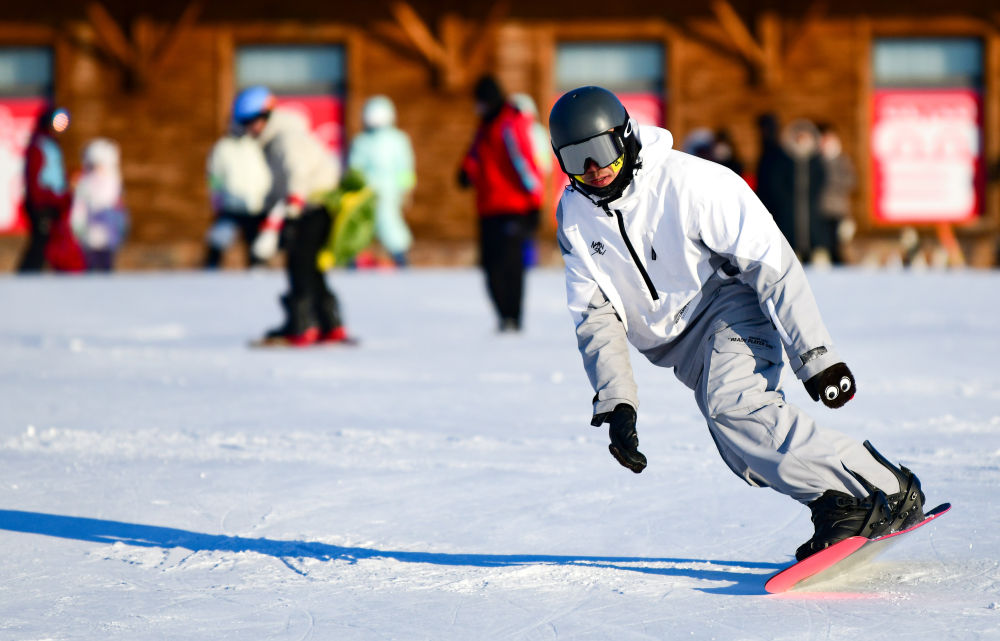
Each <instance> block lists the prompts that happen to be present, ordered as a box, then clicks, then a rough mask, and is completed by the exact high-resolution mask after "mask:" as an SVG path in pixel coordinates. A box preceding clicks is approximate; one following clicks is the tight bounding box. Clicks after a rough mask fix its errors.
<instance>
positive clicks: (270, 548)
mask: <svg viewBox="0 0 1000 641" xmlns="http://www.w3.org/2000/svg"><path fill="white" fill-rule="evenodd" d="M0 530H7V531H10V532H25V533H29V534H43V535H45V536H53V537H59V538H64V539H76V540H79V541H92V542H95V543H104V544H113V543H123V544H125V545H131V546H137V547H150V548H152V547H155V548H185V549H188V550H191V551H193V552H200V551H207V552H254V553H257V554H263V555H267V556H272V557H275V558H276V559H279V560H280V561H281V562H282V563H284V564H285V565H286V566H288V568H289V569H291V570H292V571H294V572H296V573H298V574H304V572H302V570H300V569H298V568H296V567H295V566H293V565H292V564H291V563H290V562H289V559H316V560H320V561H346V562H349V563H356V562H358V561H359V560H362V559H374V558H385V559H394V560H396V561H400V562H403V563H426V564H432V565H445V566H469V567H484V568H485V567H510V566H518V565H566V566H570V565H577V566H586V567H595V568H608V569H616V570H625V571H630V572H641V573H644V574H652V575H659V576H683V577H689V578H694V579H699V580H703V581H727V582H732V585H727V586H723V587H714V588H698V589H700V590H701V591H702V592H708V593H713V594H730V595H732V594H736V595H755V594H764V582H765V581H766V580H767V578H768V576H769V575H770V574H771V573H773V572H774V571H777V570H780V569H782V568H783V567H785V564H780V563H759V562H750V561H713V560H708V559H674V558H641V557H607V556H555V555H545V554H447V553H441V552H406V551H396V550H377V549H373V548H359V547H342V546H339V545H330V544H328V543H319V542H309V541H282V540H277V539H264V538H245V537H240V536H225V535H221V534H203V533H199V532H191V531H189V530H180V529H177V528H169V527H160V526H156V525H140V524H137V523H123V522H121V521H108V520H104V519H89V518H83V517H78V516H61V515H57V514H43V513H40V512H23V511H20V510H0ZM640 564H649V565H645V566H644V565H640ZM656 565H660V566H661V567H655V566H656ZM663 565H667V567H662V566H663ZM704 566H709V567H704Z"/></svg>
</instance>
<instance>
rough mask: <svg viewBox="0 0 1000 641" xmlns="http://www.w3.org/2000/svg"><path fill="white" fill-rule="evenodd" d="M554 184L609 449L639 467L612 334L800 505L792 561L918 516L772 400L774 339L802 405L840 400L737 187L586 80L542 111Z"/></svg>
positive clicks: (842, 372)
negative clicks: (558, 180)
mask: <svg viewBox="0 0 1000 641" xmlns="http://www.w3.org/2000/svg"><path fill="white" fill-rule="evenodd" d="M549 131H550V133H551V139H552V148H553V150H554V151H555V153H556V157H557V159H558V161H559V165H560V167H561V169H562V170H563V171H564V172H565V173H566V174H567V175H568V176H569V181H570V185H569V186H568V187H567V188H566V190H565V191H564V192H563V194H562V197H561V199H560V202H559V209H558V213H557V233H558V238H559V244H560V248H561V250H562V253H563V258H564V261H565V271H566V288H567V297H568V304H569V309H570V312H571V314H572V316H573V319H574V322H575V325H576V335H577V340H578V345H579V349H580V353H581V355H582V356H583V363H584V368H585V370H586V372H587V374H588V376H589V378H590V381H591V384H592V385H593V388H594V391H595V392H596V396H595V397H594V401H593V420H592V425H594V426H599V425H602V424H604V423H608V424H609V436H610V440H611V443H610V445H609V450H610V451H611V454H612V455H613V456H614V457H615V459H617V460H618V462H619V463H621V464H622V465H623V466H625V467H626V468H628V469H630V470H632V471H633V472H636V473H639V472H641V471H642V470H643V469H644V468H645V467H646V457H645V456H644V455H643V454H642V453H641V452H640V451H639V449H638V446H639V439H638V436H637V433H636V418H637V415H636V409H637V408H638V406H639V401H638V395H637V388H636V384H635V381H634V378H633V373H632V368H631V364H630V361H629V354H628V344H629V343H631V344H632V345H633V346H634V347H635V348H636V349H637V350H638V351H639V353H640V354H642V355H643V356H645V357H646V358H648V359H649V360H650V361H651V362H652V363H654V364H656V365H659V366H662V367H672V368H673V369H674V373H675V375H676V376H677V377H678V379H680V380H681V381H682V382H683V383H684V384H685V385H686V386H688V387H689V388H690V389H692V390H693V391H694V394H695V399H696V401H697V403H698V407H699V409H700V410H701V412H702V414H703V415H704V416H705V419H706V421H707V423H708V428H709V431H710V433H711V435H712V438H713V439H714V441H715V443H716V446H717V447H718V450H719V453H720V454H721V455H722V458H723V459H724V460H725V462H726V463H727V464H728V465H729V467H730V469H732V471H733V472H735V473H736V474H737V475H738V476H739V477H741V478H742V479H743V480H744V481H746V482H747V483H748V484H750V485H752V486H758V487H772V488H774V489H775V490H777V491H778V492H781V493H783V494H786V495H788V496H790V497H792V498H794V499H796V500H798V501H800V502H801V503H803V504H805V505H807V506H809V508H810V511H811V514H812V521H813V523H814V525H815V533H814V535H813V536H812V538H810V539H809V540H808V541H807V542H806V543H804V544H803V545H802V546H801V547H800V548H799V549H798V550H797V552H796V557H798V558H799V559H802V558H805V557H807V556H809V555H811V554H813V553H815V552H817V551H819V550H822V549H824V548H825V547H827V546H829V545H831V544H833V543H835V542H837V541H840V540H842V539H844V538H847V537H849V536H853V535H858V534H861V535H863V536H866V537H869V538H870V537H874V536H878V535H881V534H884V533H887V532H890V531H896V530H899V529H903V528H905V527H907V526H908V525H910V524H912V523H915V522H916V521H918V520H919V519H920V518H922V517H923V511H922V509H923V498H924V496H923V493H922V492H921V490H920V483H919V481H918V480H917V478H916V477H915V476H914V475H913V474H912V473H911V472H910V471H909V470H907V469H906V468H905V467H896V466H895V465H892V464H891V463H889V461H887V460H886V459H885V458H884V457H882V456H881V455H880V454H879V453H878V452H877V451H875V449H874V448H872V447H870V446H869V445H867V443H866V444H865V445H862V444H860V443H858V442H857V441H855V440H854V439H852V438H849V437H848V436H846V435H844V434H841V433H838V432H835V431H833V430H829V429H824V428H821V427H819V426H818V425H817V424H816V423H815V422H814V421H813V419H812V418H810V417H809V416H808V415H807V414H806V413H805V412H803V411H802V410H801V409H799V408H798V407H796V406H794V405H791V404H789V403H787V402H786V401H785V396H784V392H783V390H782V388H781V383H780V375H781V369H782V353H781V350H782V346H784V350H785V352H786V353H787V354H788V358H789V361H790V362H791V366H792V368H793V370H794V371H795V374H796V375H797V376H798V378H799V379H800V380H802V381H803V382H804V384H805V387H806V390H807V391H808V392H809V394H810V396H811V397H812V398H813V399H814V400H817V401H819V400H822V402H823V403H824V404H825V405H826V406H828V407H832V408H837V407H841V406H843V405H844V404H845V403H846V402H847V401H849V400H850V399H851V398H853V397H854V393H855V381H854V376H853V374H852V373H851V370H850V369H848V367H847V366H846V365H845V364H844V362H843V361H842V360H841V359H840V357H839V356H838V355H837V353H836V351H835V349H834V346H833V342H832V340H831V339H830V336H829V334H828V333H827V330H826V327H825V326H824V324H823V321H822V319H821V317H820V313H819V309H818V308H817V305H816V301H815V300H814V298H813V295H812V292H811V290H810V288H809V284H808V282H807V281H806V277H805V273H804V272H803V270H802V266H801V264H800V263H799V262H798V260H797V259H796V257H795V253H794V252H793V251H792V248H791V247H790V245H789V243H788V241H787V240H786V239H785V238H784V237H783V236H782V234H781V232H780V231H779V230H778V228H777V226H776V225H775V223H774V220H773V218H772V217H771V215H770V214H769V213H768V211H767V209H765V208H764V206H763V205H762V204H761V202H760V200H758V198H757V197H756V196H755V195H754V193H753V192H752V191H751V189H750V187H749V186H748V185H747V184H746V182H745V181H744V180H743V179H742V178H740V177H739V176H737V175H736V174H735V173H733V172H732V171H730V170H729V169H727V168H725V167H723V166H721V165H719V164H717V163H712V162H709V161H707V160H704V159H701V158H697V157H695V156H692V155H689V154H686V153H683V152H681V151H677V150H674V149H672V148H671V147H672V143H673V138H672V136H671V134H670V132H669V131H667V130H665V129H661V128H658V127H645V126H644V127H639V126H638V125H637V124H636V123H635V121H634V120H632V119H631V118H630V117H629V115H628V113H627V112H626V110H625V108H624V107H623V106H622V103H621V102H620V101H619V99H618V98H617V97H616V96H615V95H614V94H613V93H611V92H610V91H607V90H606V89H602V88H600V87H581V88H579V89H575V90H573V91H570V92H569V93H567V94H565V95H563V96H562V97H561V98H560V99H559V100H558V101H557V102H556V104H555V106H553V108H552V112H551V115H550V118H549Z"/></svg>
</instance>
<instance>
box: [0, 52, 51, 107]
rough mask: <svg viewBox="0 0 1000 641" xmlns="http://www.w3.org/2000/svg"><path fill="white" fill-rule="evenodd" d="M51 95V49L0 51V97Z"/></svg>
mask: <svg viewBox="0 0 1000 641" xmlns="http://www.w3.org/2000/svg"><path fill="white" fill-rule="evenodd" d="M51 94H52V50H51V49H49V48H48V47H3V48H0V96H3V97H7V96H12V97H48V96H49V95H51Z"/></svg>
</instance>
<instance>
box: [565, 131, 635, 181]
mask: <svg viewBox="0 0 1000 641" xmlns="http://www.w3.org/2000/svg"><path fill="white" fill-rule="evenodd" d="M624 152H625V149H624V148H623V146H622V143H621V138H620V137H619V136H617V135H615V133H614V132H612V131H609V132H606V133H603V134H600V135H599V136H594V137H593V138H587V139H586V140H584V141H582V142H577V143H573V144H570V145H566V146H565V147H560V148H559V149H557V150H556V154H557V155H558V156H559V163H560V164H561V165H562V168H563V171H565V172H566V173H567V174H570V175H573V176H579V175H582V174H584V173H586V172H587V161H589V160H593V161H594V162H595V163H596V164H597V166H598V167H607V166H608V165H610V164H612V163H614V162H615V161H616V160H618V159H619V158H621V157H622V154H623V153H624Z"/></svg>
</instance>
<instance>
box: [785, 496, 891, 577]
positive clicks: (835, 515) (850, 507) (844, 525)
mask: <svg viewBox="0 0 1000 641" xmlns="http://www.w3.org/2000/svg"><path fill="white" fill-rule="evenodd" d="M809 509H810V510H811V511H812V522H813V525H815V527H816V532H815V533H814V534H813V536H812V538H811V539H809V540H808V541H806V542H805V543H803V544H802V545H801V546H799V549H797V550H796V551H795V558H796V559H797V560H799V561H801V560H803V559H805V558H806V557H809V556H811V555H813V554H815V553H816V552H819V551H820V550H823V549H825V548H828V547H830V546H831V545H833V544H834V543H839V542H840V541H843V540H844V539H846V538H849V537H852V536H863V537H865V538H869V539H872V538H875V537H877V536H881V535H883V534H888V533H889V524H890V521H891V518H892V514H891V510H890V508H889V500H888V498H886V495H885V492H883V491H882V490H875V492H874V493H872V494H870V495H868V496H867V497H865V498H863V499H859V498H857V497H856V496H851V495H850V494H845V493H844V492H838V491H836V490H827V491H826V492H824V493H823V495H822V496H820V497H819V498H818V499H816V500H815V501H813V502H811V503H809Z"/></svg>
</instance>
